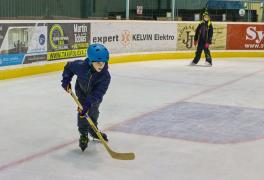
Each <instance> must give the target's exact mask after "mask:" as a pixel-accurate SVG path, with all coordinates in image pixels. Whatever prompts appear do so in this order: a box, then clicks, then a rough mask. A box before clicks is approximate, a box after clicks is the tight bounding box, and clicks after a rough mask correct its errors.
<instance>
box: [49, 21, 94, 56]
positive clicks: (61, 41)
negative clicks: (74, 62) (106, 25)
mask: <svg viewBox="0 0 264 180" xmlns="http://www.w3.org/2000/svg"><path fill="white" fill-rule="evenodd" d="M48 39H49V43H48V57H47V59H48V60H56V59H66V58H76V57H85V56H86V49H87V47H88V45H89V41H90V23H61V24H58V23H57V24H48Z"/></svg>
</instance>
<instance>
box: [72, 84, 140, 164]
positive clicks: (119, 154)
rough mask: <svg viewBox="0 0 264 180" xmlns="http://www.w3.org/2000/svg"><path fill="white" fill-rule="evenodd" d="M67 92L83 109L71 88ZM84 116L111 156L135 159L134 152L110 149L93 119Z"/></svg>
mask: <svg viewBox="0 0 264 180" xmlns="http://www.w3.org/2000/svg"><path fill="white" fill-rule="evenodd" d="M68 92H69V93H70V95H71V96H72V97H73V99H74V101H75V102H76V104H77V105H78V107H79V108H80V109H83V107H82V105H81V103H80V102H79V100H78V98H77V97H76V95H75V94H74V93H73V92H72V90H71V89H69V90H68ZM85 118H86V119H87V121H88V123H89V124H90V126H91V127H92V129H93V130H94V132H95V133H96V135H97V136H98V138H99V140H100V141H101V143H102V144H103V145H104V147H105V149H106V150H107V152H108V153H109V154H110V155H111V157H112V158H114V159H119V160H133V159H135V154H134V153H118V152H115V151H113V150H112V149H110V147H109V146H108V145H107V143H106V142H105V140H104V138H103V137H102V135H101V133H100V132H99V131H98V129H97V127H96V126H95V125H94V123H93V121H92V120H91V118H90V117H89V116H88V114H87V113H86V114H85Z"/></svg>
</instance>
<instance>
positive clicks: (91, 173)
mask: <svg viewBox="0 0 264 180" xmlns="http://www.w3.org/2000/svg"><path fill="white" fill-rule="evenodd" d="M201 63H203V62H201ZM187 64H189V61H186V60H183V61H161V62H159V61H153V62H142V63H126V64H115V65H111V66H110V71H111V74H112V82H111V85H110V88H109V90H108V92H107V94H106V96H105V98H104V101H103V103H102V105H101V107H100V111H101V113H100V118H99V127H100V129H104V130H105V131H106V133H108V136H109V138H110V142H109V145H110V146H111V148H113V149H114V150H116V151H120V152H128V151H132V152H135V154H136V159H135V160H134V161H118V160H114V159H111V158H110V156H109V155H108V154H107V153H106V151H105V150H104V148H103V146H102V145H101V144H99V143H95V142H92V143H90V144H89V147H88V149H87V151H85V152H84V153H82V152H81V151H80V150H79V148H78V142H77V139H78V131H77V127H76V106H75V104H74V102H73V100H72V99H71V97H70V95H68V94H66V93H65V92H64V91H63V89H62V88H61V87H60V80H61V73H57V72H56V73H49V74H44V75H38V76H32V77H25V78H20V79H13V80H4V81H1V82H0V91H1V93H0V106H1V111H0V120H1V126H0V144H1V146H0V180H14V179H19V180H46V179H49V180H75V179H76V180H85V179H89V180H104V179H105V180H109V179H112V180H121V179H122V180H124V179H126V180H134V179H139V180H161V179H162V180H194V179H195V180H212V179H214V180H234V179H239V180H249V179H254V180H263V178H264V171H263V162H264V153H263V149H264V141H263V139H262V134H261V133H263V132H262V131H261V130H262V129H263V127H264V123H263V110H264V96H263V89H264V78H263V75H264V66H263V65H264V61H263V59H253V58H252V59H247V58H234V59H214V65H213V67H202V66H195V67H190V66H187ZM177 105H178V106H177ZM199 105H200V106H199ZM168 107H173V108H172V109H169V110H170V111H167V110H168ZM180 108H184V110H182V111H177V110H179V109H180ZM229 108H230V109H229ZM174 110H175V112H174ZM216 110H218V111H217V112H218V113H219V114H217V113H214V112H216ZM159 112H161V114H159ZM166 112H167V113H168V114H167V115H168V116H171V117H173V118H172V119H173V120H176V121H175V123H176V124H177V123H178V122H179V121H177V120H178V119H177V117H174V116H175V114H176V115H178V114H179V113H180V114H181V115H183V116H184V117H188V116H191V115H192V113H193V116H191V120H192V121H187V118H185V119H184V121H182V123H183V124H182V126H181V128H182V130H183V132H184V134H181V133H182V132H181V131H179V129H177V128H179V127H178V126H175V124H174V123H173V122H170V121H169V123H168V124H166V120H167V119H165V118H166V116H161V115H166ZM234 112H235V113H238V114H235V113H234ZM221 113H223V116H222V117H221ZM201 114H202V115H201ZM206 114H208V117H207V118H206V120H205V119H204V118H203V117H204V116H206ZM153 115H156V116H158V115H159V117H158V118H160V121H161V122H160V125H161V127H163V128H167V130H169V131H170V132H173V136H170V137H169V138H166V137H164V136H160V135H159V133H158V131H159V130H164V129H161V128H153V129H152V128H151V126H152V125H154V126H156V127H159V123H158V121H157V120H155V119H154V120H152V119H151V118H149V119H147V120H146V122H144V123H143V124H142V123H140V126H136V125H137V123H138V122H140V121H142V120H144V118H146V117H153ZM156 116H155V117H156ZM214 117H217V118H216V119H217V120H219V121H218V122H217V123H215V124H214V123H212V122H210V121H213V118H214ZM229 117H236V119H235V121H233V120H234V119H233V118H232V119H231V118H230V121H229V119H228V118H229ZM250 119H252V121H251V122H249V121H250ZM162 120H165V122H162ZM167 121H168V120H167ZM232 121H233V122H232ZM193 122H196V123H195V124H194V123H193ZM199 122H200V124H199ZM164 123H165V124H166V125H165V126H164ZM185 123H186V124H185ZM191 123H192V124H191ZM208 123H209V125H210V127H211V128H216V130H218V131H220V132H223V131H224V130H227V131H226V132H227V133H222V134H221V136H217V138H216V136H215V137H214V134H211V133H209V134H208V136H212V137H211V138H209V139H214V138H216V139H220V140H221V138H223V139H225V138H236V137H239V143H235V142H236V141H234V142H233V141H231V142H232V143H227V144H226V143H225V144H221V143H220V144H215V143H210V141H209V142H207V143H206V142H199V141H197V139H193V138H191V139H188V141H186V140H185V138H183V137H182V135H185V137H186V136H188V135H193V136H192V137H194V138H199V137H206V135H207V134H203V132H204V131H194V130H195V129H190V131H188V130H186V129H184V128H190V127H196V126H197V127H196V128H198V130H199V128H202V127H207V126H208ZM210 123H212V124H210ZM229 123H230V124H229ZM127 124H131V129H129V127H123V125H127ZM170 125H171V126H170ZM214 125H216V126H214ZM229 125H230V126H229ZM236 125H237V126H239V127H238V128H240V129H236ZM137 127H140V128H142V129H143V130H144V129H145V130H147V133H141V132H140V131H141V129H140V128H137ZM225 127H226V129H225ZM248 127H250V128H248ZM243 128H244V130H245V131H247V132H243ZM232 129H233V130H234V131H232ZM132 130H133V131H132ZM174 130H175V131H174ZM177 130H178V131H177ZM196 130H197V129H196ZM205 130H208V129H206V128H205ZM210 130H212V129H210ZM188 132H190V134H188ZM206 132H208V131H206ZM231 132H233V134H232V133H231ZM237 132H239V133H240V135H241V134H242V135H243V136H236V135H237V134H239V133H237ZM225 135H226V136H225ZM227 142H228V141H227Z"/></svg>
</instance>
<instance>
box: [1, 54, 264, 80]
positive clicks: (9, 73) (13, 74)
mask: <svg viewBox="0 0 264 180" xmlns="http://www.w3.org/2000/svg"><path fill="white" fill-rule="evenodd" d="M211 54H212V57H213V58H230V57H262V58H264V51H263V52H260V51H258V52H250V51H248V52H246V51H241V52H239V51H238V52H233V51H232V52H228V51H227V52H222V51H221V52H212V53H211ZM193 57H194V52H193V51H192V52H171V53H153V54H132V55H123V56H112V57H111V59H110V63H111V64H115V63H126V62H139V61H153V60H176V59H189V60H192V59H193ZM203 57H204V56H203ZM80 59H82V58H80ZM65 64H66V62H65V61H64V62H54V63H47V64H41V65H31V66H25V67H19V68H15V69H3V70H0V80H4V79H11V78H18V77H23V76H30V75H36V74H42V73H48V72H54V71H61V70H62V69H63V67H64V66H65Z"/></svg>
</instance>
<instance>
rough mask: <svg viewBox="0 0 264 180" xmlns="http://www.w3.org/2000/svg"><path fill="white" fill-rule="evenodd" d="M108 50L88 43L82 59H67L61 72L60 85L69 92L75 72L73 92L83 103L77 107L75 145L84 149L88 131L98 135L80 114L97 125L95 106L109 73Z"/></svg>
mask: <svg viewBox="0 0 264 180" xmlns="http://www.w3.org/2000/svg"><path fill="white" fill-rule="evenodd" d="M108 61H109V51H108V50H107V49H106V47H105V46H104V45H101V44H91V45H90V46H89V47H88V49H87V58H86V59H85V60H76V61H72V62H68V63H67V64H66V65H65V67H64V71H63V73H62V77H63V79H62V81H61V82H62V87H63V88H64V89H65V90H66V91H67V92H69V89H71V80H72V77H73V76H74V75H76V76H77V79H76V83H75V93H76V95H77V97H78V99H79V101H80V103H81V104H82V106H83V110H82V111H81V110H80V109H78V111H79V112H78V130H79V132H80V139H79V146H80V148H81V149H82V151H84V150H85V149H86V148H87V146H88V142H89V138H88V133H89V134H90V136H92V137H93V138H95V139H98V137H97V135H96V133H95V132H94V131H93V130H92V128H91V127H90V125H89V123H88V122H87V120H86V119H85V117H84V115H85V114H86V113H88V115H89V117H90V118H91V119H92V121H93V122H94V124H95V125H96V127H97V125H98V123H97V120H98V116H99V106H100V104H101V102H102V100H103V96H104V95H105V93H106V91H107V89H108V86H109V84H110V80H111V76H110V73H109V71H108ZM101 134H102V136H103V138H104V140H106V141H108V138H107V135H106V134H105V133H103V132H101Z"/></svg>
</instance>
